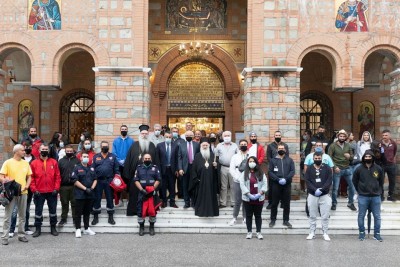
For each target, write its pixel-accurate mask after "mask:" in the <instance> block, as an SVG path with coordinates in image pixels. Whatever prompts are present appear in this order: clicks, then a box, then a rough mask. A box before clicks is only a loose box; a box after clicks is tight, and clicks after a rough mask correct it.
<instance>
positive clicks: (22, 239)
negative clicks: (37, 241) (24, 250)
mask: <svg viewBox="0 0 400 267" xmlns="http://www.w3.org/2000/svg"><path fill="white" fill-rule="evenodd" d="M18 241H21V242H23V243H27V242H28V239H27V238H26V237H25V236H22V237H18Z"/></svg>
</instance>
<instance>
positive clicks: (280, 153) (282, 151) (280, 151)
mask: <svg viewBox="0 0 400 267" xmlns="http://www.w3.org/2000/svg"><path fill="white" fill-rule="evenodd" d="M285 153H286V152H285V150H278V154H279V155H280V156H283V155H285Z"/></svg>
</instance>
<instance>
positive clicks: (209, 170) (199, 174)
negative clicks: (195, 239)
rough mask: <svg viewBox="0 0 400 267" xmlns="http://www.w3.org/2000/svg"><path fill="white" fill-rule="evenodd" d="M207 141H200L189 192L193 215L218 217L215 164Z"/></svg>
mask: <svg viewBox="0 0 400 267" xmlns="http://www.w3.org/2000/svg"><path fill="white" fill-rule="evenodd" d="M207 141H208V140H207V139H206V138H203V139H202V140H201V141H200V142H201V143H200V145H201V148H200V153H197V154H196V155H195V157H194V161H193V167H192V172H191V179H190V184H189V191H191V193H192V195H193V198H194V207H195V215H196V216H199V217H212V216H218V215H219V209H218V198H217V193H218V179H217V176H216V175H215V174H216V173H215V171H214V170H215V168H217V162H216V161H215V158H214V153H212V152H211V151H210V144H209V143H208V142H207Z"/></svg>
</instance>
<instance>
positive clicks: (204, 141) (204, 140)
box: [200, 137, 209, 144]
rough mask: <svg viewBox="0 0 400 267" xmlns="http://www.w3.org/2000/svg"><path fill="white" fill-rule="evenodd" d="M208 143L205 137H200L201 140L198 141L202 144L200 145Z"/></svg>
mask: <svg viewBox="0 0 400 267" xmlns="http://www.w3.org/2000/svg"><path fill="white" fill-rule="evenodd" d="M208 142H209V140H208V138H207V137H202V138H201V139H200V144H202V143H208Z"/></svg>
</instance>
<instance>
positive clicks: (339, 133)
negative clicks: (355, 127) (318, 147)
mask: <svg viewBox="0 0 400 267" xmlns="http://www.w3.org/2000/svg"><path fill="white" fill-rule="evenodd" d="M341 134H344V135H345V136H346V137H348V135H347V132H346V131H345V130H344V129H342V130H340V131H339V132H338V133H337V135H336V136H339V135H341Z"/></svg>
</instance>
